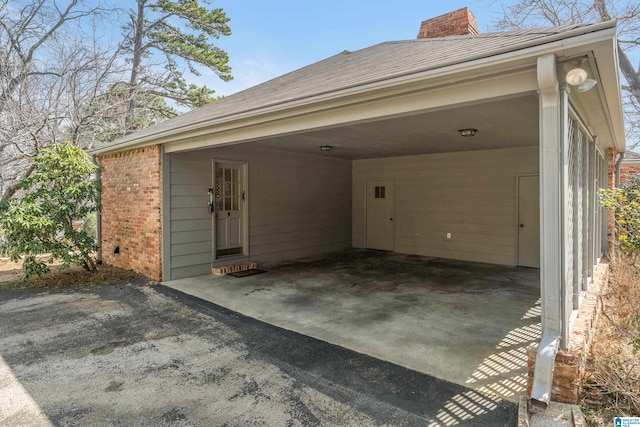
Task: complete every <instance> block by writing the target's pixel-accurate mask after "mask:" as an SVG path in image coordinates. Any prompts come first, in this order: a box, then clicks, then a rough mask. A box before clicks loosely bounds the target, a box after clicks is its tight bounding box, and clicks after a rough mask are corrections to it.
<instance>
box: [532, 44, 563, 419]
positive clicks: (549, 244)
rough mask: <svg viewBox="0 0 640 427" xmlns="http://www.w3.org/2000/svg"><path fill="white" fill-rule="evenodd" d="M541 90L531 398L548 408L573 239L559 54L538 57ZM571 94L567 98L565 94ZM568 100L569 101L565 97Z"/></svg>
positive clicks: (561, 333) (561, 324) (561, 335)
mask: <svg viewBox="0 0 640 427" xmlns="http://www.w3.org/2000/svg"><path fill="white" fill-rule="evenodd" d="M537 75H538V89H539V94H540V101H539V102H540V125H539V126H540V241H541V243H542V244H541V245H540V294H541V300H542V338H541V340H540V344H539V346H538V353H537V355H536V364H535V368H534V374H533V387H532V389H531V399H532V403H533V404H534V405H539V406H541V407H543V408H546V407H547V405H548V404H549V401H550V400H551V385H552V382H553V366H554V361H555V358H556V354H557V352H558V347H559V345H560V340H561V338H562V341H563V343H566V342H568V341H567V338H568V322H567V321H565V313H564V310H563V301H564V298H563V293H564V292H565V290H566V289H565V277H564V273H563V272H564V268H563V267H564V264H565V256H566V254H564V251H563V249H564V244H565V240H567V237H565V233H566V230H567V229H566V224H564V220H565V218H566V213H565V210H564V203H563V201H564V200H565V186H566V183H567V182H568V181H567V176H568V175H567V174H568V152H567V148H566V144H565V138H564V137H563V133H564V132H565V126H564V125H563V124H564V122H565V120H566V116H567V111H566V102H562V100H561V91H560V87H559V85H558V77H557V74H556V57H555V55H553V54H549V55H545V56H541V57H538V68H537ZM563 95H565V94H563ZM565 99H566V98H565Z"/></svg>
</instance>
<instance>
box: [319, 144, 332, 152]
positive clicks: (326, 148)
mask: <svg viewBox="0 0 640 427" xmlns="http://www.w3.org/2000/svg"><path fill="white" fill-rule="evenodd" d="M320 149H321V150H322V151H331V150H333V145H323V146H321V147H320Z"/></svg>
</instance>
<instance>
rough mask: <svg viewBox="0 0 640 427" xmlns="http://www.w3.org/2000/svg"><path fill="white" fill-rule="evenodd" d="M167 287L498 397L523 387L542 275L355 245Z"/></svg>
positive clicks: (513, 396)
mask: <svg viewBox="0 0 640 427" xmlns="http://www.w3.org/2000/svg"><path fill="white" fill-rule="evenodd" d="M265 267H266V269H267V272H266V273H263V274H258V275H252V276H248V277H231V276H212V275H206V276H198V277H191V278H186V279H178V280H173V281H169V282H165V283H164V284H165V285H166V286H169V287H171V288H174V289H177V290H180V291H182V292H185V293H188V294H191V295H194V296H196V297H199V298H202V299H204V300H208V301H211V302H213V303H215V304H217V305H220V306H223V307H225V308H229V309H231V310H234V311H237V312H240V313H242V314H244V315H247V316H250V317H254V318H256V319H259V320H262V321H264V322H267V323H270V324H273V325H276V326H279V327H281V328H284V329H288V330H292V331H294V332H298V333H300V334H303V335H308V336H311V337H314V338H317V339H320V340H322V341H326V342H330V343H333V344H337V345H340V346H343V347H346V348H349V349H351V350H354V351H357V352H360V353H364V354H367V355H371V356H375V357H377V358H380V359H382V360H386V361H390V362H393V363H396V364H399V365H402V366H405V367H408V368H410V369H413V370H416V371H419V372H422V373H426V374H430V375H433V376H435V377H437V378H441V379H445V380H448V381H451V382H454V383H457V384H461V385H464V386H467V387H470V388H472V389H475V390H476V391H478V392H480V393H482V394H484V395H488V396H492V397H495V398H504V399H508V400H512V401H513V400H517V398H518V396H520V395H522V394H523V393H525V392H526V386H527V378H526V370H527V365H526V354H525V348H526V347H527V346H528V345H530V344H533V343H536V342H538V340H539V339H540V300H539V286H540V284H539V271H538V270H537V269H532V268H523V267H507V266H498V265H495V264H482V263H474V262H465V261H453V260H447V259H442V258H429V257H421V256H415V255H401V254H394V253H390V252H382V251H373V250H350V251H344V252H335V253H331V254H327V255H324V256H318V257H310V258H305V259H301V260H297V261H290V262H282V263H276V264H272V265H268V266H265Z"/></svg>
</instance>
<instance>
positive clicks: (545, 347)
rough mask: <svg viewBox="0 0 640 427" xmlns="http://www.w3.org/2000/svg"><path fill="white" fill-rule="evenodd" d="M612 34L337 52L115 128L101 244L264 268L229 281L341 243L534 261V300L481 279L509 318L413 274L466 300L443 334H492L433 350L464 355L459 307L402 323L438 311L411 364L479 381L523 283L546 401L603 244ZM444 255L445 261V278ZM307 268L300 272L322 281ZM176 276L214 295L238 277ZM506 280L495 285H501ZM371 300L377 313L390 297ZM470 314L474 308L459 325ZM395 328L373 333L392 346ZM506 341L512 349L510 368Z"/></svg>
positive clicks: (504, 263) (580, 30) (193, 263)
mask: <svg viewBox="0 0 640 427" xmlns="http://www.w3.org/2000/svg"><path fill="white" fill-rule="evenodd" d="M465 13H466V9H465ZM615 32H616V30H615V23H602V24H597V25H590V26H577V25H572V26H564V27H555V28H549V29H532V30H524V31H513V32H504V33H495V34H486V35H483V34H473V33H471V35H466V36H455V37H443V38H440V39H428V40H408V41H400V42H389V43H382V44H379V45H376V46H372V47H370V48H366V49H362V50H359V51H356V52H349V51H344V52H342V53H340V54H337V55H335V56H333V57H330V58H327V59H325V60H323V61H320V62H318V63H316V64H312V65H310V66H308V67H305V68H302V69H300V70H296V71H294V72H292V73H289V74H286V75H284V76H281V77H278V78H276V79H273V80H270V81H268V82H265V83H263V84H261V85H258V86H255V87H253V88H250V89H247V90H245V91H243V92H239V93H237V94H234V95H232V96H229V97H227V98H224V99H221V100H219V101H217V102H214V103H212V104H209V105H206V106H204V107H202V108H199V109H197V110H194V111H191V112H189V113H186V114H183V115H181V116H178V117H176V118H174V119H172V120H169V121H166V122H163V123H160V124H158V125H155V126H152V127H150V128H147V129H144V130H142V131H140V132H138V133H135V134H132V135H130V136H128V137H125V138H123V139H121V140H118V141H115V142H114V143H113V144H112V145H110V146H108V147H105V148H101V149H98V150H96V151H95V153H96V154H97V155H98V160H99V162H100V165H101V166H102V167H103V172H102V179H103V209H102V212H101V224H102V230H103V231H102V248H103V256H104V260H105V262H107V263H109V264H113V265H118V266H122V267H125V268H133V269H136V270H137V271H140V272H142V273H144V274H147V275H149V276H150V277H154V278H158V279H162V280H164V281H171V282H172V283H178V282H175V281H176V280H179V279H183V278H189V277H195V276H201V275H203V274H207V273H209V272H210V270H211V267H212V266H220V265H229V264H235V263H241V262H245V261H251V262H257V263H258V264H259V265H260V266H262V267H264V266H269V265H272V266H275V267H273V268H271V267H269V273H267V274H265V275H261V276H257V277H255V278H252V277H249V278H247V279H246V282H247V283H259V281H262V280H267V278H268V277H273V276H274V275H275V272H277V271H280V268H281V267H278V263H281V262H283V261H286V260H291V259H297V258H301V257H308V256H319V255H322V254H327V253H332V252H336V251H345V250H348V249H362V250H369V251H371V250H382V251H387V252H389V254H387V255H388V256H391V257H394V256H395V257H404V256H406V255H410V256H417V257H428V258H426V261H424V262H425V263H426V264H427V265H429V263H430V262H431V263H433V262H434V261H433V259H437V260H442V259H448V260H457V261H448V262H449V263H450V264H449V267H450V268H451V269H453V270H455V269H456V268H457V269H459V270H460V272H464V271H465V268H467V267H468V266H469V265H475V266H480V265H491V267H487V270H486V271H490V270H491V269H503V270H500V271H501V272H500V273H496V274H495V275H494V276H492V277H496V278H499V277H508V276H509V273H508V272H509V271H510V272H515V271H527V273H526V274H528V275H532V276H535V278H534V277H530V278H529V280H527V281H526V282H527V283H528V284H529V285H531V284H532V283H539V285H540V286H539V288H538V290H536V291H534V292H533V293H532V294H531V295H528V296H529V297H531V298H532V299H534V300H533V301H530V300H529V299H528V297H527V298H525V296H527V292H529V291H531V289H532V288H531V286H528V285H527V286H523V287H522V288H519V287H518V286H517V285H515V286H511V287H509V283H503V282H500V281H495V282H494V283H493V285H491V286H489V287H488V289H491V292H488V293H483V295H485V296H486V297H487V298H488V299H489V300H491V299H494V300H495V301H494V302H493V304H497V303H498V302H500V301H502V302H503V304H499V305H493V307H494V309H493V310H492V312H491V313H492V314H495V313H496V312H500V311H501V310H502V311H506V312H507V311H509V310H512V309H513V313H511V314H509V315H508V316H506V317H508V319H506V318H502V317H496V316H489V315H488V313H485V312H483V311H482V309H484V308H486V307H489V306H492V304H487V303H480V302H479V301H478V300H479V294H473V293H471V292H468V289H467V288H466V287H465V286H460V285H455V284H453V285H452V284H450V285H451V286H454V287H455V288H456V289H457V290H458V294H459V295H456V294H447V293H442V292H441V293H439V292H436V291H433V290H432V291H425V293H424V297H423V303H424V304H426V303H427V302H428V301H429V298H430V297H428V295H431V296H433V295H440V296H441V297H443V295H449V296H450V297H451V298H453V299H455V300H457V299H463V298H462V296H464V295H470V296H473V297H474V298H470V299H468V300H467V301H466V302H465V304H467V305H465V307H466V308H465V309H466V310H469V313H470V315H471V314H472V315H473V316H474V317H473V318H469V319H472V320H469V323H468V325H469V327H468V330H467V332H469V331H470V332H471V333H467V334H466V335H463V334H462V332H460V336H465V338H464V340H461V342H475V341H474V340H472V338H473V337H476V338H477V337H478V336H481V337H482V336H483V335H484V333H488V331H489V330H493V331H494V332H496V334H495V335H493V336H492V338H490V339H488V340H487V343H488V344H487V343H485V344H483V346H484V347H483V350H482V351H481V352H480V354H481V360H475V361H465V362H462V361H461V362H460V366H454V365H453V364H449V363H448V362H449V360H445V359H444V357H445V356H444V355H445V354H446V355H447V356H450V355H451V354H453V353H455V354H460V355H462V354H464V353H465V351H463V350H462V349H456V351H455V352H454V351H452V349H453V348H454V343H455V342H456V335H457V334H458V333H459V331H461V330H462V329H464V328H465V327H464V325H465V322H464V321H462V319H463V317H462V316H461V315H460V313H459V312H460V311H461V310H458V312H456V310H449V311H447V310H443V311H442V312H441V315H440V316H439V319H440V322H430V323H428V324H426V323H425V324H419V325H418V324H416V326H415V327H414V328H413V329H411V328H409V329H408V330H409V331H412V332H411V333H410V334H409V335H410V336H409V335H407V336H406V337H405V339H407V340H411V339H414V340H415V341H416V343H414V344H415V345H416V346H417V348H420V345H421V343H420V339H417V338H416V336H415V335H417V334H420V333H421V331H420V329H421V328H426V329H428V328H432V329H437V328H439V327H443V326H446V328H444V329H443V331H444V336H445V337H446V339H443V340H442V341H441V343H442V353H440V354H439V356H437V357H435V356H434V359H438V358H439V359H440V360H441V361H445V363H443V364H441V365H440V367H438V368H429V369H434V370H441V372H442V373H441V374H440V376H444V375H447V376H448V375H450V378H451V379H452V380H455V381H461V382H464V383H467V382H468V381H471V382H473V381H477V382H478V386H479V387H482V386H483V385H481V383H482V382H483V381H486V382H487V383H488V384H493V383H494V382H493V379H492V378H491V376H492V374H491V375H489V374H487V372H488V371H489V369H495V367H496V366H498V365H504V366H509V364H508V362H507V361H506V360H508V358H505V359H503V360H500V361H497V360H494V359H491V357H495V354H503V352H502V350H501V348H503V347H501V346H502V345H504V344H501V342H502V340H503V339H504V340H506V341H505V342H509V341H510V340H511V339H512V337H513V336H524V337H527V338H528V337H529V333H530V332H531V331H528V332H527V333H524V334H522V333H521V331H519V330H518V328H522V327H525V328H534V327H533V326H532V324H531V323H529V324H527V323H526V322H530V321H531V320H529V319H532V318H533V317H531V316H534V317H535V301H537V300H538V297H541V298H540V300H541V301H540V304H541V313H542V319H541V323H542V338H541V345H540V347H539V350H538V358H537V360H536V367H535V369H536V374H535V381H534V394H535V396H534V397H536V399H539V400H540V401H542V402H543V403H545V402H548V400H549V398H550V393H551V381H552V370H553V369H552V367H553V361H554V359H555V356H556V353H557V351H558V349H559V348H562V349H566V350H570V349H569V335H570V330H571V327H572V322H573V321H574V319H575V315H576V314H577V311H578V308H579V307H580V304H581V302H582V298H583V297H584V294H585V292H586V290H587V288H588V286H589V283H590V282H591V279H592V277H593V276H594V265H596V264H597V262H598V260H599V258H600V257H601V256H602V254H603V253H604V250H605V249H606V215H604V212H603V210H602V209H601V208H599V207H598V205H597V202H596V193H597V190H598V189H600V188H605V187H606V186H607V179H608V178H607V172H608V169H607V168H608V165H607V158H608V156H610V155H611V154H612V153H615V150H624V132H623V126H622V120H621V117H622V116H621V106H620V90H619V81H618V72H617V67H616V65H615V64H617V59H616V46H615ZM574 70H580V71H581V73H579V74H580V75H581V76H582V77H584V78H585V79H586V78H587V76H588V77H590V80H596V81H597V82H598V83H597V84H596V86H595V87H594V86H593V85H591V86H589V89H585V90H583V87H582V86H581V85H579V84H578V83H577V82H576V81H574V80H569V79H567V76H568V75H569V72H573V71H574ZM574 83H575V84H574ZM607 150H610V151H607ZM365 253H371V252H365ZM402 254H405V255H402ZM411 259H413V258H411ZM416 259H417V258H416ZM438 262H441V261H438ZM458 262H461V264H457V263H458ZM382 264H383V265H384V264H385V263H382ZM302 265H304V264H302ZM387 267H388V266H387ZM524 267H529V268H532V270H522V268H524ZM538 267H540V269H539V270H538V269H537V268H538ZM389 268H390V267H389ZM326 270H331V268H330V267H327V268H326ZM482 270H483V269H482V268H480V271H482ZM460 272H459V273H460ZM532 272H533V273H532ZM430 273H433V274H435V276H434V277H438V275H437V274H436V273H437V271H435V270H432V271H430ZM459 273H451V276H452V277H458V278H459V279H461V280H462V277H461V276H460V274H459ZM325 274H327V272H326V271H318V272H317V274H313V275H311V274H310V275H309V280H313V281H315V282H317V283H321V284H322V283H323V280H324V279H322V277H324V276H323V275H325ZM345 274H346V273H345ZM349 274H350V273H349ZM381 275H382V272H381ZM423 276H424V277H422V276H421V277H422V280H423V281H428V280H429V279H428V278H429V277H431V276H429V275H428V274H425V275H423ZM372 279H374V278H372ZM192 280H196V281H199V280H202V281H203V283H209V282H210V284H213V285H211V286H213V289H218V290H219V291H220V292H221V293H223V294H224V292H222V291H223V290H224V289H226V288H231V287H232V286H231V283H234V286H237V283H240V282H238V281H237V280H236V281H235V282H234V281H233V280H232V279H231V278H226V279H221V278H207V279H203V278H198V279H192ZM243 280H244V279H243ZM536 280H537V282H536ZM254 281H257V282H254ZM356 282H357V283H360V282H359V281H356ZM418 282H419V281H416V283H418ZM462 283H465V284H467V285H468V283H467V282H466V281H464V280H462ZM512 285H513V284H512ZM256 286H257V287H256V288H255V289H253V288H252V289H247V290H246V292H245V293H247V294H248V295H247V296H246V297H242V298H234V297H233V296H231V297H229V298H228V300H229V301H231V302H226V303H225V304H232V303H233V304H240V303H238V301H243V302H244V303H243V304H240V305H242V307H238V308H237V309H238V310H239V311H242V310H243V309H246V308H243V307H244V305H248V306H250V305H251V304H249V301H250V300H251V299H252V298H253V299H255V298H257V296H259V295H263V294H264V292H263V291H259V289H260V286H261V285H259V284H258V285H256ZM434 286H436V287H437V288H438V289H441V288H442V284H436V285H434ZM501 286H505V288H504V289H501ZM327 287H328V288H331V286H327ZM418 287H419V286H418ZM338 288H340V287H338ZM471 288H473V286H471ZM507 289H510V290H509V291H507ZM252 291H254V292H252ZM351 291H353V290H351ZM345 292H346V291H345ZM361 292H362V293H366V292H367V291H366V287H363V288H362V289H361ZM518 292H520V293H522V295H518ZM504 293H506V294H511V295H512V298H511V299H510V300H508V301H503V300H501V296H502V295H503V294H504ZM380 294H381V293H380V292H374V291H373V290H371V295H372V296H374V295H380ZM391 294H394V293H393V292H392V293H391ZM238 295H240V294H238ZM242 295H244V294H242ZM329 295H330V294H329ZM458 297H459V298H458ZM294 300H295V299H294ZM520 300H523V301H526V303H524V304H523V305H520V302H523V301H520ZM234 301H235V302H234ZM345 301H354V300H353V299H345ZM405 302H406V301H405ZM245 303H246V304H245ZM368 303H369V304H371V305H373V306H378V307H380V304H379V303H377V302H376V301H373V300H372V301H368ZM258 305H259V304H258ZM294 307H296V306H295V304H290V306H284V305H282V306H281V307H279V308H273V311H279V312H286V311H287V310H289V309H293V308H294ZM390 307H391V306H390ZM416 307H417V308H416V310H418V311H422V312H423V313H428V312H429V311H428V309H425V307H427V305H424V306H421V305H420V304H418V306H416ZM446 307H447V305H446V304H443V305H441V306H439V308H446ZM258 308H259V307H258ZM397 309H398V310H401V307H398V308H397ZM476 310H480V311H476ZM387 311H388V313H386V314H383V312H384V310H378V311H377V312H378V313H379V314H380V316H382V317H384V316H392V317H393V316H396V315H398V314H402V313H396V312H392V310H391V308H390V309H389V310H387ZM356 312H358V313H369V312H372V311H371V310H370V309H369V310H367V309H366V308H365V307H363V308H361V309H359V310H357V311H356ZM373 313H376V311H373ZM447 313H456V314H457V315H453V316H448V317H447V316H445V314H447ZM276 314H277V313H276ZM425 315H427V314H423V315H422V316H425ZM305 316H307V315H305ZM305 316H297V317H300V318H304V317H305ZM309 316H310V315H309ZM293 317H296V316H293ZM409 318H413V319H420V318H421V317H420V315H418V314H416V315H414V316H407V318H406V319H405V320H408V319H409ZM442 319H449V321H450V323H445V322H444V321H443V320H442ZM481 319H482V320H484V319H492V321H491V322H488V323H486V324H485V325H484V327H483V328H482V330H478V329H477V328H476V329H474V327H472V326H473V324H474V322H476V323H477V324H481V323H480V320H481ZM432 320H433V319H432ZM315 321H316V322H319V323H322V322H323V321H325V320H322V319H316V320H315ZM333 321H337V319H333ZM326 322H330V320H329V319H327V320H326ZM456 322H457V323H456ZM512 322H515V323H512ZM519 322H525V324H520V323H519ZM310 323H311V324H310V325H308V327H310V328H315V327H316V326H314V325H313V323H314V322H313V321H312V322H310ZM348 323H354V324H357V323H358V322H357V319H355V318H353V317H352V318H351V319H350V320H349V322H348ZM398 324H402V322H400V323H398ZM398 324H396V325H398ZM283 326H285V327H287V326H286V325H283ZM367 326H368V325H367ZM457 327H461V328H462V329H456V328H457ZM396 328H397V329H401V328H398V327H397V326H396ZM514 328H515V329H514ZM320 329H322V328H320ZM325 329H326V330H333V332H335V328H333V329H332V328H331V327H330V328H325ZM364 329H366V327H365V328H364ZM333 332H332V333H333ZM483 332H484V333H483ZM394 333H395V331H394ZM374 335H375V333H374ZM388 335H389V336H393V334H388ZM533 335H534V334H531V336H533ZM425 339H426V338H425ZM534 340H535V339H534ZM364 341H366V340H363V343H364ZM370 342H374V340H370ZM433 343H434V342H433V341H432V344H433ZM345 345H346V344H345ZM363 345H364V344H363ZM393 345H394V343H393V342H385V343H384V346H387V347H389V348H388V349H387V353H390V354H391V355H392V354H393V353H394V351H395V350H394V347H393ZM433 347H434V348H437V345H435V344H434V345H433ZM463 347H468V346H463ZM506 348H509V347H506ZM518 348H519V347H518ZM371 351H372V352H375V351H376V350H374V349H372V350H371ZM496 351H498V353H496ZM510 351H511V349H510V348H509V349H508V350H505V352H504V354H510V353H509V352H510ZM426 354H438V352H437V351H431V353H429V352H427V353H426ZM514 354H515V352H514ZM491 355H494V356H491ZM397 356H398V357H399V358H400V359H402V360H397V361H398V363H402V364H409V363H408V362H406V360H409V361H410V362H411V363H413V361H419V360H420V359H421V358H422V359H424V360H423V361H422V362H421V363H424V364H427V365H428V363H429V360H428V358H427V357H425V353H423V351H421V350H417V351H416V353H415V354H409V353H402V354H400V353H398V354H397ZM381 357H382V356H381ZM384 357H390V356H384ZM514 357H515V356H514ZM519 357H520V359H519V360H517V361H516V359H515V358H514V366H515V365H516V363H517V365H518V369H521V368H522V367H524V365H525V363H524V362H523V358H524V356H523V355H522V352H520V356H519ZM485 358H486V359H487V360H485ZM405 359H406V360H405ZM394 360H396V359H394ZM403 360H405V362H403ZM483 363H486V364H487V365H486V366H485V367H482V366H483ZM490 366H493V368H489V367H490ZM452 367H453V369H452ZM424 369H426V368H424ZM465 369H466V370H465ZM469 369H471V370H470V371H469ZM475 369H478V372H477V373H476V372H475V371H474V370H475ZM498 371H499V369H498ZM445 372H448V373H445ZM435 375H436V376H438V373H435ZM456 375H457V376H456ZM483 376H484V377H483ZM487 376H488V378H489V379H487V378H485V377H487ZM509 381H510V380H505V381H502V382H499V383H500V386H498V387H494V389H492V390H491V392H493V393H497V394H500V395H503V396H510V394H509V393H510V391H508V390H507V391H504V390H503V391H499V390H500V388H501V387H505V388H506V389H509V387H511V389H513V390H515V389H516V386H513V385H511V386H509V385H508V384H510V383H509ZM514 382H515V383H517V380H514ZM518 387H522V386H521V385H519V386H518Z"/></svg>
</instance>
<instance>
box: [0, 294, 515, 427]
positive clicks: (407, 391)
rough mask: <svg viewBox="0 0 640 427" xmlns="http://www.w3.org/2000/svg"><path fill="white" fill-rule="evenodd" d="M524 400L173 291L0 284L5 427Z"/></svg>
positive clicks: (281, 419)
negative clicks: (455, 381) (505, 397)
mask: <svg viewBox="0 0 640 427" xmlns="http://www.w3.org/2000/svg"><path fill="white" fill-rule="evenodd" d="M515 419H516V407H515V405H514V404H513V403H510V402H506V401H502V400H498V399H496V398H492V397H488V396H485V395H483V394H481V393H479V392H476V391H473V390H471V389H468V388H465V387H463V386H460V385H456V384H452V383H448V382H445V381H441V380H438V379H435V378H434V377H431V376H429V375H425V374H421V373H418V372H415V371H412V370H409V369H406V368H402V367H399V366H397V365H394V364H391V363H388V362H383V361H380V360H378V359H375V358H372V357H369V356H365V355H362V354H359V353H356V352H353V351H350V350H346V349H344V348H342V347H338V346H335V345H331V344H328V343H325V342H322V341H319V340H316V339H313V338H309V337H306V336H304V335H300V334H297V333H295V332H291V331H287V330H284V329H280V328H277V327H275V326H271V325H268V324H266V323H263V322H260V321H257V320H255V319H252V318H248V317H245V316H242V315H240V314H238V313H235V312H232V311H229V310H227V309H224V308H221V307H218V306H216V305H214V304H212V303H209V302H205V301H203V300H200V299H197V298H195V297H191V296H187V295H185V294H182V293H181V292H179V291H176V290H172V289H169V288H166V287H164V286H161V285H146V284H127V285H112V286H101V287H92V288H85V289H80V290H65V291H44V292H43V291H33V290H23V291H8V290H0V425H8V426H12V425H20V426H25V425H33V426H43V425H60V426H80V425H81V426H92V425H109V426H111V425H113V426H119V425H127V426H156V425H175V426H315V425H336V426H343V425H344V426H358V425H361V426H370V425H371V426H376V425H389V426H414V425H415V426H423V425H473V426H481V425H491V426H500V425H514V423H515Z"/></svg>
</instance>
